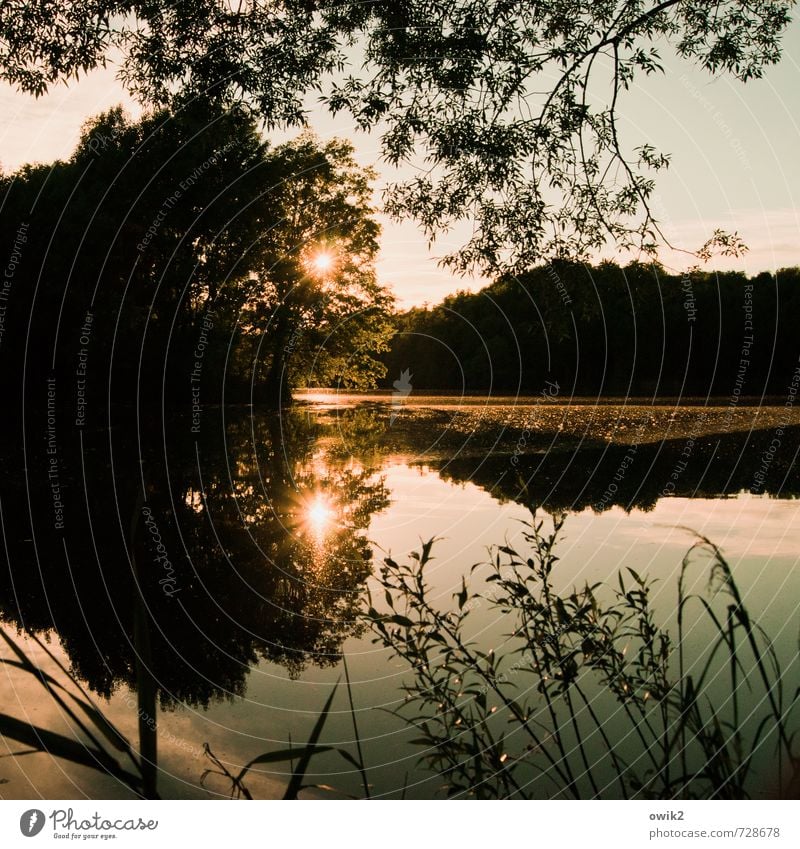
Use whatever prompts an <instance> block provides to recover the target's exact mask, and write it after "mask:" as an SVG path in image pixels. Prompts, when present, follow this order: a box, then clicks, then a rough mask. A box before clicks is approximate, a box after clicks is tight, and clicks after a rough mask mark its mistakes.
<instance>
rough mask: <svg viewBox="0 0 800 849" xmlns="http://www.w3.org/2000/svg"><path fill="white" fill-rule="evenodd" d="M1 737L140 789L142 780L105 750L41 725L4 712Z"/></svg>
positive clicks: (0, 727)
mask: <svg viewBox="0 0 800 849" xmlns="http://www.w3.org/2000/svg"><path fill="white" fill-rule="evenodd" d="M0 734H2V735H3V736H4V737H8V738H10V739H12V740H16V741H17V742H18V743H24V744H25V745H26V746H30V747H31V748H34V749H36V750H37V751H39V752H46V753H47V754H49V755H52V756H53V757H56V758H63V759H64V760H67V761H70V762H71V763H74V764H79V765H80V766H88V767H90V768H91V769H96V770H98V771H99V772H106V773H108V774H109V775H113V776H115V777H117V778H121V779H122V780H124V781H125V782H126V783H127V784H128V785H129V786H131V787H134V788H135V787H138V786H139V785H140V783H141V782H140V779H139V778H138V777H137V776H136V775H133V774H132V773H129V772H126V771H125V770H123V769H122V768H121V767H120V765H119V764H118V763H117V762H116V761H115V760H114V759H113V758H112V757H110V756H109V755H108V754H107V753H106V752H104V751H103V750H102V749H96V748H94V747H92V746H87V745H85V744H83V743H80V742H79V741H78V740H75V739H74V738H72V737H66V736H64V735H63V734H58V733H56V732H55V731H47V730H46V729H44V728H40V727H39V726H38V725H32V724H31V723H29V722H25V721H23V720H21V719H16V718H15V717H13V716H8V715H7V714H4V713H0Z"/></svg>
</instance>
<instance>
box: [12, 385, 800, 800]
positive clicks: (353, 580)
mask: <svg viewBox="0 0 800 849" xmlns="http://www.w3.org/2000/svg"><path fill="white" fill-rule="evenodd" d="M299 401H300V403H299V404H298V405H297V406H296V407H295V408H293V409H292V410H291V411H290V412H289V411H287V412H286V413H285V414H284V415H283V416H280V417H276V416H274V415H267V414H263V413H252V412H251V411H250V410H247V409H230V408H228V409H224V410H216V411H206V412H205V413H204V419H203V423H202V428H201V432H200V433H199V434H197V433H193V432H192V430H191V422H189V421H188V420H183V419H175V420H170V421H169V422H167V424H166V426H165V427H164V426H162V425H161V423H150V422H142V421H139V422H137V423H136V426H135V427H134V426H133V425H132V424H131V423H130V422H121V423H120V424H119V425H118V426H117V425H115V427H113V428H112V430H111V437H110V438H109V436H108V433H106V432H102V433H101V432H98V433H94V434H91V433H82V434H80V438H79V439H78V438H76V441H75V442H74V443H71V444H70V445H69V446H67V447H65V448H64V449H63V450H64V458H63V471H62V474H63V480H62V483H63V489H64V492H65V496H64V501H65V505H66V507H65V510H66V518H65V523H64V524H65V527H64V529H63V530H62V529H59V528H56V527H54V521H53V512H52V505H51V503H50V500H51V499H52V493H51V492H50V491H48V489H47V487H46V486H42V485H41V482H42V480H43V478H42V477H41V475H40V476H38V477H37V471H36V470H37V468H39V467H38V466H37V463H40V462H44V456H43V455H44V445H43V444H42V445H36V444H34V447H33V448H32V449H31V451H32V453H31V456H30V457H28V458H27V460H26V461H25V464H26V468H27V470H28V472H27V478H26V475H24V474H22V473H21V469H20V470H19V471H18V473H17V475H16V477H14V478H13V480H12V482H11V483H8V484H6V485H5V487H4V489H3V494H2V505H1V506H2V520H3V531H4V536H5V540H6V554H5V556H4V569H3V573H2V583H1V584H0V615H1V616H2V620H3V622H4V627H5V628H6V630H7V631H8V633H10V634H15V633H16V631H15V629H19V628H23V629H30V630H31V631H33V632H34V633H36V634H38V635H39V636H40V637H41V638H43V639H46V640H48V641H49V647H50V649H51V651H52V652H53V653H54V654H55V655H56V657H57V658H59V659H60V660H61V661H62V663H63V664H64V666H65V667H66V668H68V669H70V670H71V671H72V673H73V674H74V675H75V676H76V677H77V678H79V679H80V680H81V681H82V682H83V684H84V685H85V686H86V687H87V688H88V689H89V690H91V691H92V692H93V694H94V697H95V698H96V700H97V701H98V704H99V705H100V706H101V707H102V709H103V710H104V711H105V712H106V713H107V715H108V716H109V717H111V718H112V719H113V721H114V722H115V723H116V724H117V725H118V727H120V729H121V730H122V731H123V732H125V733H126V734H127V735H128V736H129V739H135V738H136V728H137V703H136V695H135V692H134V689H133V687H134V682H135V650H134V645H133V638H132V634H133V607H132V603H131V598H132V595H133V594H134V593H135V592H136V590H135V588H136V586H137V583H138V585H139V586H140V587H141V591H142V595H143V597H144V598H145V600H146V604H147V608H148V611H149V613H150V615H151V617H152V622H153V634H152V642H153V661H152V662H153V666H154V675H155V677H156V680H157V682H158V687H159V704H160V706H159V708H158V711H157V724H158V746H159V752H158V763H159V770H160V772H159V790H160V792H161V794H162V795H163V796H165V797H186V798H196V797H207V796H214V795H225V794H226V793H227V787H226V784H225V782H224V781H222V780H221V779H219V778H218V777H217V776H213V775H212V776H206V780H205V781H204V782H202V783H201V777H202V776H203V772H204V770H205V769H206V768H207V767H209V766H210V764H209V761H208V759H207V758H206V757H205V755H204V753H203V745H204V744H206V743H207V744H208V745H209V746H210V748H211V750H212V751H213V752H214V754H215V755H216V756H217V757H218V758H219V759H220V760H221V761H222V762H224V763H225V764H227V765H228V766H229V767H230V768H231V769H233V768H234V767H238V766H241V765H242V764H243V763H245V762H247V761H248V760H250V759H251V758H252V757H254V756H255V755H258V754H260V753H262V752H264V751H268V750H271V749H278V748H283V747H285V746H287V745H288V744H289V743H290V742H291V743H293V744H295V745H302V744H303V743H304V742H305V741H306V740H307V739H308V736H309V734H310V732H311V729H312V727H313V725H314V722H315V719H316V717H317V716H318V714H319V711H320V709H321V707H322V705H323V704H324V702H325V700H326V698H327V696H328V695H329V693H330V690H331V687H332V686H333V685H334V683H335V682H336V681H337V679H339V678H340V677H341V675H342V672H343V668H342V663H341V654H342V653H344V654H345V655H346V657H347V661H348V670H349V674H350V678H351V681H352V683H353V687H352V692H353V698H354V703H355V708H356V719H357V723H358V731H359V736H360V737H361V740H362V743H363V746H364V758H365V762H366V764H367V766H368V767H369V778H370V782H371V783H372V785H373V790H374V793H375V795H388V796H395V797H397V796H400V795H406V796H417V797H431V796H435V795H437V794H438V793H440V788H441V784H442V781H441V779H439V778H438V777H437V776H435V775H432V774H430V773H429V772H426V771H425V770H424V769H423V768H422V767H421V766H420V765H419V763H418V758H419V754H420V753H419V750H418V749H417V748H416V747H415V746H413V745H411V744H410V741H411V740H412V739H413V738H414V737H415V736H417V734H416V733H415V730H414V729H413V728H411V727H409V726H408V724H407V723H405V722H403V721H402V720H400V719H399V718H397V717H396V716H395V715H394V714H393V713H392V711H394V710H396V709H397V708H398V707H399V705H400V704H401V702H402V698H403V693H402V689H401V687H402V683H403V680H404V679H405V678H406V676H407V670H406V669H405V668H404V667H403V666H402V664H401V663H400V662H399V661H397V660H395V659H393V658H392V657H391V656H390V655H389V654H388V653H387V652H386V651H385V650H384V649H383V648H382V647H379V646H377V645H375V644H373V642H372V639H371V635H370V634H369V633H368V632H364V631H363V628H362V629H361V631H359V626H358V625H357V620H356V617H357V614H358V612H359V611H360V610H361V609H362V607H363V604H364V594H365V591H366V590H371V591H372V592H373V595H374V597H375V598H376V599H378V598H379V596H380V591H379V590H378V588H377V585H376V582H375V580H374V578H373V577H372V571H373V568H374V565H375V564H376V563H379V562H380V560H381V558H382V557H383V556H386V555H387V554H389V553H391V555H392V556H393V557H394V558H395V559H396V560H399V559H402V558H405V557H407V556H408V555H409V554H410V552H412V551H413V550H416V549H418V548H419V546H420V544H421V542H422V541H426V540H428V539H430V538H432V537H436V538H437V539H438V541H437V542H436V544H435V547H434V555H435V559H434V560H433V562H432V563H431V564H430V565H429V567H428V570H429V571H428V577H429V579H430V581H431V584H432V587H433V589H434V591H435V593H436V596H437V598H438V599H439V603H440V604H441V605H442V606H448V605H451V604H453V593H454V592H455V591H457V589H458V588H459V587H460V585H461V579H462V576H463V575H465V574H466V575H469V572H470V569H471V567H472V566H473V565H474V564H479V563H482V562H485V561H486V560H487V558H488V551H489V549H490V548H491V547H492V546H495V545H498V544H503V543H504V542H505V541H509V542H510V543H511V544H517V545H521V544H522V543H521V536H520V533H521V530H522V528H523V522H525V521H527V520H530V518H531V512H530V510H531V508H532V507H533V508H536V510H537V512H538V514H539V515H540V516H542V517H545V518H546V517H547V514H548V512H562V511H563V512H566V513H567V514H568V518H567V521H566V524H565V526H564V531H563V537H562V540H561V543H560V547H559V554H560V557H561V560H560V562H559V564H558V572H557V574H555V576H554V578H555V583H556V584H557V585H558V586H561V587H564V588H568V587H571V586H572V585H583V584H584V583H586V582H590V583H592V582H595V581H606V580H609V579H611V578H613V577H614V576H615V575H616V573H617V571H618V570H619V569H620V568H622V567H625V566H630V567H632V568H634V569H636V570H637V571H638V572H640V573H647V574H649V575H650V576H652V577H657V578H659V579H660V582H659V584H658V585H657V586H658V589H657V591H656V597H655V605H656V609H657V611H658V613H659V615H660V617H661V619H662V621H664V622H670V621H671V620H672V618H673V617H674V610H675V585H676V581H677V575H678V570H679V568H680V565H681V561H682V558H683V556H684V554H685V552H686V550H687V548H688V547H689V545H691V543H692V541H693V535H692V532H698V533H702V534H704V535H706V536H707V537H709V538H710V539H712V540H713V541H714V542H715V543H717V544H718V545H719V546H720V547H721V549H722V550H723V552H724V553H725V554H726V556H727V557H728V559H729V560H730V562H731V563H732V564H733V566H734V572H735V575H736V577H737V580H738V581H739V583H740V586H741V587H742V589H743V592H744V594H745V601H746V604H747V606H748V608H749V609H750V611H751V613H753V615H755V616H757V618H758V620H759V621H760V623H761V624H762V625H764V626H765V627H766V629H767V630H768V631H769V632H770V634H771V636H772V637H773V638H774V639H775V642H776V646H777V647H778V649H779V651H780V652H782V654H783V656H785V657H786V658H788V659H789V660H791V657H792V650H793V647H794V648H796V636H797V599H798V598H800V566H798V555H800V546H798V543H797V540H796V533H795V532H794V529H795V528H797V527H798V526H800V502H799V501H798V500H797V494H798V493H800V472H799V471H798V466H797V464H796V457H797V452H798V448H800V416H797V415H796V414H795V413H794V412H793V411H791V410H787V409H786V408H784V407H781V406H780V405H775V406H758V405H755V406H746V405H745V404H741V405H737V406H736V407H730V406H725V405H724V404H722V403H720V405H718V406H709V405H708V404H705V405H702V404H691V405H682V406H675V405H674V404H669V403H660V404H659V405H658V406H654V405H652V404H648V403H647V402H620V403H604V404H603V405H600V406H597V405H594V404H592V403H587V402H571V403H569V404H559V403H556V402H555V401H553V400H552V399H547V398H539V399H525V400H523V401H520V399H513V398H507V399H493V400H492V401H491V402H490V403H487V402H485V401H482V400H480V399H463V398H456V397H452V396H439V397H409V398H404V399H400V398H393V397H392V396H391V395H386V394H375V395H369V396H363V395H360V396H357V395H351V396H343V395H341V394H335V393H325V392H315V393H312V392H307V393H303V394H301V396H300V398H299ZM37 451H38V452H39V454H37ZM40 454H41V455H42V456H39V455H40ZM17 481H18V482H17ZM142 492H144V493H145V496H144V497H142V495H141V493H142ZM159 546H162V547H163V549H162V548H159ZM131 554H132V555H133V557H132V560H133V562H134V564H135V569H134V570H132V568H131V566H130V563H131V557H130V555H131ZM160 554H161V555H163V556H161V557H160ZM136 570H138V571H136ZM482 574H483V572H482V570H481V569H478V570H477V571H476V572H475V578H474V580H475V581H478V582H479V581H480V580H481V575H482ZM693 575H694V576H695V580H696V582H697V586H698V587H701V586H702V585H703V584H704V582H705V580H706V578H707V574H706V573H705V572H704V570H703V569H702V568H698V569H697V570H696V572H693ZM471 628H472V629H473V634H474V637H475V639H476V640H477V641H478V643H479V644H481V645H482V646H484V647H485V648H486V649H488V648H495V649H497V650H502V646H503V644H504V641H505V626H504V622H503V618H502V616H500V615H499V614H498V613H497V612H496V611H494V612H493V611H490V610H484V611H478V612H477V613H476V615H475V616H474V617H473V621H472V624H471ZM693 638H694V639H697V640H698V641H699V642H702V641H703V640H707V639H708V635H707V634H705V635H704V634H702V633H697V634H695V635H693ZM19 640H20V644H21V645H23V646H24V647H25V650H26V651H27V652H28V653H29V655H30V657H31V658H33V659H34V660H37V661H39V662H41V664H42V665H43V667H44V668H45V669H48V670H53V671H54V674H55V672H57V670H56V668H55V665H54V663H53V661H52V659H51V658H50V657H48V656H47V654H46V653H45V652H44V651H43V650H42V649H41V648H40V647H39V645H37V644H36V643H35V642H34V641H33V640H32V639H30V638H26V637H23V636H20V638H19ZM2 656H3V657H6V658H9V657H12V655H11V653H10V651H9V650H7V649H6V648H5V647H3V649H2ZM0 687H2V711H3V712H4V713H6V714H9V715H12V716H15V717H18V718H21V719H25V720H26V721H29V722H31V723H33V724H35V725H37V726H39V727H44V728H48V729H51V730H55V731H60V732H62V733H66V734H73V733H74V732H73V731H72V730H70V726H69V725H68V724H67V723H66V721H65V719H64V716H63V711H62V710H61V709H60V708H59V707H58V706H57V705H56V704H55V703H54V702H53V701H52V700H50V699H48V697H47V696H46V695H45V694H44V693H43V691H42V688H41V686H40V685H39V684H38V683H37V682H36V681H35V680H33V679H32V677H31V676H30V675H27V674H25V673H24V672H21V671H19V670H18V669H16V668H14V667H11V666H5V667H4V669H3V671H2V672H0ZM353 740H354V731H353V719H352V714H351V712H350V710H349V705H348V702H347V693H346V690H345V689H344V688H343V687H341V688H339V690H337V695H336V699H335V701H334V704H333V712H332V714H331V716H330V718H329V719H328V722H327V724H326V727H325V732H324V739H323V740H322V742H324V743H327V744H331V745H341V746H344V747H348V748H352V746H353ZM0 746H2V747H6V748H7V750H8V751H9V752H20V751H21V750H23V749H24V748H25V747H24V746H21V745H19V744H16V743H14V742H13V741H11V740H3V741H2V743H0ZM4 754H5V752H4ZM313 771H314V774H313V775H312V776H311V777H310V780H312V781H313V782H314V783H317V784H320V785H326V786H329V787H330V788H334V789H332V790H324V789H320V790H314V791H309V793H310V794H311V795H330V794H335V793H352V794H358V793H359V792H360V789H359V778H358V776H357V775H356V774H355V773H354V771H353V770H352V769H351V768H350V767H348V766H347V765H346V764H344V762H343V761H342V760H341V759H339V758H338V757H335V756H322V757H320V758H319V759H318V760H316V761H315V762H314V766H313ZM285 772H286V768H285V767H282V766H280V765H277V766H274V767H270V768H269V770H264V771H261V772H259V773H253V774H252V775H251V780H250V782H249V786H250V789H251V791H252V792H253V794H254V796H256V797H262V798H268V797H275V796H280V795H281V794H282V790H283V787H284V786H285V782H286V777H285V775H281V773H285ZM0 782H3V783H2V784H0V796H2V797H4V798H27V797H38V796H41V797H44V798H81V797H88V798H92V797H94V798H104V797H105V798H111V797H117V796H119V797H125V796H127V795H130V794H129V791H127V790H126V789H125V788H124V787H123V786H121V785H119V784H118V783H117V782H115V781H114V780H113V779H111V778H105V777H102V776H98V773H97V772H96V771H94V770H90V769H88V768H85V767H77V766H75V765H74V764H71V763H69V762H66V761H62V760H61V759H59V758H52V757H50V756H49V755H47V754H43V753H30V754H20V755H18V756H16V757H5V758H3V759H2V760H0Z"/></svg>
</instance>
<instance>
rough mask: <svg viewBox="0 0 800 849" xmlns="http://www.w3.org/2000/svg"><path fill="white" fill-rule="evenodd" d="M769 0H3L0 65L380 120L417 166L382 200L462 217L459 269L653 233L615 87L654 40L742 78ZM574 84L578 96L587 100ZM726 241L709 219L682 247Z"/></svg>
mask: <svg viewBox="0 0 800 849" xmlns="http://www.w3.org/2000/svg"><path fill="white" fill-rule="evenodd" d="M790 6H791V4H790V3H787V2H785V0H721V2H717V3H707V2H705V0H663V2H659V0H649V2H642V0H601V2H598V0H550V2H547V3H531V2H529V0H385V1H384V0H382V1H381V2H371V3H364V2H361V0H353V2H341V3H339V2H337V3H330V2H321V0H264V1H263V2H262V1H259V2H250V1H249V0H242V2H227V0H226V1H225V2H222V0H201V1H200V2H194V3H183V2H180V3H178V2H167V3H150V2H136V0H129V2H110V0H92V2H84V3H70V4H63V3H60V2H57V0H35V2H30V0H8V1H7V2H6V3H4V4H3V7H2V10H1V11H0V78H2V79H4V80H7V81H9V82H11V83H13V84H14V85H16V86H18V87H19V88H20V89H22V90H23V91H28V92H32V93H35V94H41V93H42V92H43V91H45V90H47V88H48V87H49V86H50V85H52V84H53V83H55V82H57V81H61V80H66V79H70V78H74V77H76V76H78V75H79V74H83V73H85V72H86V71H88V70H89V69H91V68H94V67H97V66H98V65H100V64H103V63H104V62H105V61H106V59H107V58H108V57H110V56H111V55H115V56H116V55H117V54H119V55H121V57H122V60H121V61H122V65H121V71H120V74H121V77H122V79H123V80H124V81H125V83H126V84H127V85H128V87H129V89H130V90H131V91H132V92H134V93H135V94H136V95H137V96H138V97H139V98H141V99H142V100H143V101H144V102H146V103H151V104H161V105H163V104H166V103H168V102H170V101H171V99H172V98H173V97H175V96H176V94H177V96H184V95H186V94H187V93H188V94H189V95H196V94H200V95H202V96H203V97H208V96H214V97H217V98H219V99H220V100H222V101H224V102H231V101H241V102H245V103H247V104H249V105H251V106H252V107H253V108H254V109H255V111H256V112H257V114H258V116H259V117H260V118H261V119H262V120H264V121H266V122H267V123H268V124H270V125H272V124H277V123H298V122H301V121H302V120H303V119H304V110H303V105H304V98H305V97H306V95H307V94H308V93H309V92H311V91H314V90H317V89H319V88H321V87H322V86H323V82H325V81H328V80H332V82H330V85H329V87H328V89H327V90H326V91H325V97H326V102H327V104H328V106H329V107H330V108H331V109H332V110H333V111H340V110H346V111H347V112H349V113H350V114H351V115H352V116H353V118H354V120H355V121H356V123H357V124H358V125H359V126H361V127H363V128H365V129H372V128H376V127H380V129H381V132H382V141H383V150H384V154H385V155H386V156H387V158H388V159H389V161H391V162H408V161H418V160H420V159H427V160H428V162H429V164H430V165H432V166H434V167H433V168H431V169H426V170H425V171H424V172H419V173H418V174H417V175H416V176H414V177H413V178H411V179H410V180H407V181H405V182H402V183H400V184H399V185H397V186H395V187H394V188H393V189H392V190H391V191H390V193H389V197H388V201H389V203H388V206H389V209H390V211H392V212H394V213H395V214H398V215H406V214H410V215H413V216H414V217H416V218H417V220H419V221H420V222H421V224H422V225H423V226H424V228H425V230H426V232H427V233H428V234H430V235H432V236H433V235H435V234H437V233H440V232H442V231H443V230H446V229H447V228H448V227H449V226H450V225H451V224H452V223H453V222H454V221H456V220H459V219H465V218H466V219H471V220H473V221H474V222H475V228H474V233H473V236H472V237H471V239H470V240H469V242H468V243H467V245H465V246H464V247H463V248H462V249H461V250H459V251H457V252H456V253H455V254H454V255H452V256H451V257H449V258H448V262H449V263H450V264H452V265H453V266H454V267H455V268H457V269H467V268H471V267H473V266H480V267H482V268H484V269H487V268H488V269H497V268H506V269H508V268H514V269H517V270H520V269H524V268H527V267H530V266H531V265H533V264H534V263H536V262H539V261H540V260H541V259H542V258H548V259H549V258H553V257H558V256H567V257H571V258H581V257H583V256H585V255H586V254H587V253H588V252H591V251H593V250H594V249H596V248H597V247H598V246H599V245H601V244H602V243H603V242H605V241H606V240H611V241H613V242H616V243H618V244H620V245H626V246H635V247H639V248H642V249H644V250H646V251H652V250H654V249H655V246H656V245H657V244H658V243H659V242H663V241H666V240H665V238H664V235H663V233H661V232H660V230H659V228H658V224H657V222H656V221H655V219H654V216H653V214H652V212H651V209H650V206H649V199H650V197H651V194H652V191H653V188H654V182H653V174H654V173H656V172H658V171H659V170H661V169H663V168H665V167H666V166H667V164H668V161H669V158H668V155H667V154H666V153H662V152H661V151H659V150H657V148H656V147H655V146H654V145H653V144H652V143H651V140H650V139H645V140H642V141H641V142H637V140H631V139H628V138H624V137H623V136H622V134H621V130H620V127H619V124H618V120H617V118H618V114H619V111H620V109H621V108H622V104H623V102H624V96H625V92H626V90H627V89H629V88H630V87H631V86H632V85H633V84H634V83H636V84H637V85H638V84H640V81H641V79H642V78H643V77H647V76H649V75H651V74H654V73H658V72H661V71H663V66H662V61H663V60H662V56H661V51H662V50H663V49H664V45H665V44H666V45H668V47H667V49H668V50H670V51H672V52H673V53H675V54H676V55H677V58H678V59H683V60H688V61H692V62H695V63H697V64H699V65H700V66H701V67H703V68H704V69H706V70H707V71H709V72H710V73H712V74H718V73H722V72H726V73H730V74H732V75H734V76H735V77H736V78H738V79H740V80H742V81H747V80H749V79H752V78H754V77H758V76H760V75H761V74H762V72H763V70H764V68H765V67H766V66H767V65H769V64H771V63H774V62H776V61H777V60H778V59H779V57H780V37H781V35H782V33H783V31H784V30H785V28H786V25H787V23H788V21H789V10H790ZM590 92H591V96H589V94H590ZM713 247H717V248H720V249H722V250H723V251H736V250H738V248H739V247H740V243H739V240H738V237H737V236H736V235H735V234H733V235H729V234H725V233H721V232H719V231H718V232H715V234H714V235H713V236H712V237H711V239H710V240H709V242H708V243H707V244H706V245H705V246H703V248H701V249H700V251H699V253H700V255H704V254H706V253H707V252H708V251H709V250H711V249H712V248H713Z"/></svg>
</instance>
